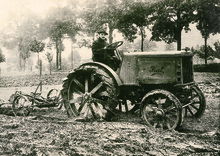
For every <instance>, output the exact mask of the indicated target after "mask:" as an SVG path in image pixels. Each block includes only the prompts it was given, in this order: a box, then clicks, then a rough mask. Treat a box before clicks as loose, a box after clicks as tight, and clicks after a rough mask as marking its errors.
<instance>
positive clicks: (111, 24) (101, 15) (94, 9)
mask: <svg viewBox="0 0 220 156" xmlns="http://www.w3.org/2000/svg"><path fill="white" fill-rule="evenodd" d="M121 11H122V10H121V6H120V2H119V1H117V0H106V1H96V2H95V3H93V5H91V4H90V5H89V6H88V8H87V10H86V11H85V13H84V14H83V19H84V21H85V31H86V32H87V33H88V34H90V35H92V34H94V33H95V32H96V31H97V30H99V29H100V28H103V27H104V28H108V34H109V43H112V41H113V31H114V30H115V29H117V22H118V17H119V14H120V13H121Z"/></svg>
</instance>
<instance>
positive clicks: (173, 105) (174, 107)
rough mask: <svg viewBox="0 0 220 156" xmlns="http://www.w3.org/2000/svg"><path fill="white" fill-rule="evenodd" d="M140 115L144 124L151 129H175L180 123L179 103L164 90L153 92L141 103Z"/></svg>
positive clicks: (180, 110) (180, 111)
mask: <svg viewBox="0 0 220 156" xmlns="http://www.w3.org/2000/svg"><path fill="white" fill-rule="evenodd" d="M141 115H142V119H143V120H144V122H145V123H146V124H147V125H148V126H150V127H153V128H160V129H163V130H166V129H169V130H171V129H176V128H178V127H179V126H180V125H181V123H182V109H181V103H180V101H179V100H178V99H177V97H176V96H174V95H173V94H172V93H170V92H168V91H166V90H153V91H151V92H149V93H147V94H146V95H145V97H144V98H143V100H142V102H141Z"/></svg>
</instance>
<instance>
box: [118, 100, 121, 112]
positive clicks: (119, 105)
mask: <svg viewBox="0 0 220 156" xmlns="http://www.w3.org/2000/svg"><path fill="white" fill-rule="evenodd" d="M118 107H119V111H121V112H122V104H121V102H120V103H119V104H118Z"/></svg>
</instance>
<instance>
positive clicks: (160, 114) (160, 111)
mask: <svg viewBox="0 0 220 156" xmlns="http://www.w3.org/2000/svg"><path fill="white" fill-rule="evenodd" d="M156 116H158V117H163V116H165V113H164V111H163V110H162V109H158V110H157V111H156Z"/></svg>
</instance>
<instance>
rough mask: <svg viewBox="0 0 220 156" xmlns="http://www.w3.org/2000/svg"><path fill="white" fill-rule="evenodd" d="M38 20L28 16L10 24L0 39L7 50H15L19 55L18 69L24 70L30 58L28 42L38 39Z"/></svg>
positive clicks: (34, 16)
mask: <svg viewBox="0 0 220 156" xmlns="http://www.w3.org/2000/svg"><path fill="white" fill-rule="evenodd" d="M39 21H40V20H39V18H38V17H37V16H36V15H33V14H29V15H28V16H25V17H24V18H22V20H20V21H14V22H10V25H8V26H7V28H8V29H9V30H7V29H4V30H3V32H2V36H1V39H0V42H1V44H2V45H3V46H4V47H6V48H8V49H13V50H15V49H17V51H18V53H19V69H20V70H24V69H25V66H26V61H27V59H28V58H29V57H30V52H29V50H30V47H29V45H30V43H31V42H30V41H32V40H33V39H34V38H39V29H38V28H39Z"/></svg>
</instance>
